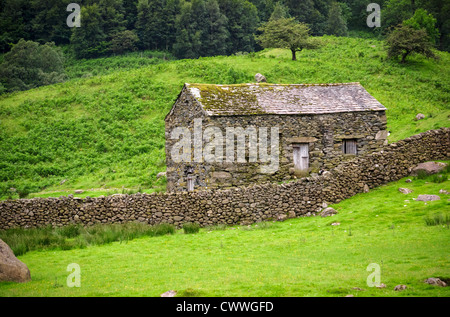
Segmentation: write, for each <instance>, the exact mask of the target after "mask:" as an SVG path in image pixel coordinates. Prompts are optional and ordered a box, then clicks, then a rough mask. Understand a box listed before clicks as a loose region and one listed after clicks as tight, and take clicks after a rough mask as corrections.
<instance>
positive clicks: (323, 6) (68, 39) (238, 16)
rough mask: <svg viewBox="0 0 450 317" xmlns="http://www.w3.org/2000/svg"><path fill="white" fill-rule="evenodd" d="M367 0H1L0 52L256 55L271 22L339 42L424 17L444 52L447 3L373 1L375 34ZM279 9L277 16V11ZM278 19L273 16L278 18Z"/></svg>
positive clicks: (449, 40)
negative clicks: (76, 14)
mask: <svg viewBox="0 0 450 317" xmlns="http://www.w3.org/2000/svg"><path fill="white" fill-rule="evenodd" d="M70 2H76V3H78V4H79V5H80V7H81V25H82V27H79V28H77V27H74V28H69V27H68V26H67V24H66V19H67V16H68V15H69V14H70V12H67V11H66V9H67V5H68V4H69V3H70ZM371 2H374V1H368V0H340V1H337V2H336V1H335V0H278V1H277V0H98V1H95V0H79V1H68V0H46V1H43V0H31V1H30V0H0V51H1V52H8V51H9V50H10V49H11V47H12V45H13V44H14V43H17V42H18V41H19V40H20V39H21V38H23V39H25V40H32V41H36V42H38V43H41V44H44V43H46V42H54V43H55V44H56V45H57V46H61V45H68V44H70V45H69V47H70V49H69V51H70V52H71V53H73V54H74V56H75V58H95V57H100V56H106V55H111V54H120V53H122V52H125V51H131V50H149V49H150V50H165V51H168V52H171V53H173V54H174V55H175V56H176V57H178V58H197V57H200V56H215V55H229V54H234V53H237V52H252V51H255V50H259V49H261V47H260V46H259V44H258V42H257V41H256V40H255V36H254V35H255V34H257V33H258V27H260V26H261V25H262V24H264V23H265V22H267V21H268V20H269V19H270V18H271V16H272V15H273V14H275V15H276V14H280V8H282V9H281V11H282V13H281V14H283V15H285V16H287V17H293V18H295V19H296V20H297V21H298V22H303V23H306V24H307V25H308V26H309V28H310V31H311V35H314V36H320V35H324V34H330V35H337V36H345V35H347V34H348V32H349V31H350V32H354V34H356V35H358V32H361V31H368V32H369V33H372V34H375V35H377V36H383V35H385V34H386V33H387V31H388V30H389V28H390V27H392V26H396V25H398V24H399V23H401V22H402V21H404V20H407V19H409V18H411V17H412V16H413V15H414V13H415V11H416V10H417V9H424V10H426V11H427V12H428V13H429V14H432V16H433V17H434V18H435V19H436V23H435V24H436V27H437V29H438V31H439V34H438V36H437V37H436V42H435V45H436V47H437V48H439V49H441V50H447V51H448V50H449V49H450V38H449V29H450V22H449V19H448V17H449V16H450V0H378V1H375V2H376V3H378V4H379V5H380V6H381V27H379V28H369V27H367V23H366V19H367V16H368V15H369V14H370V12H367V5H368V4H369V3H371ZM277 7H278V9H277ZM277 11H278V13H277Z"/></svg>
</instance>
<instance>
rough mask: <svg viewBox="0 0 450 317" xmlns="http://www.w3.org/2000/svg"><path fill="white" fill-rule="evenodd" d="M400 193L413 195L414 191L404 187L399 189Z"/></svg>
mask: <svg viewBox="0 0 450 317" xmlns="http://www.w3.org/2000/svg"><path fill="white" fill-rule="evenodd" d="M398 191H399V192H400V193H402V194H411V193H412V192H413V191H412V189H409V188H403V187H400V188H399V189H398Z"/></svg>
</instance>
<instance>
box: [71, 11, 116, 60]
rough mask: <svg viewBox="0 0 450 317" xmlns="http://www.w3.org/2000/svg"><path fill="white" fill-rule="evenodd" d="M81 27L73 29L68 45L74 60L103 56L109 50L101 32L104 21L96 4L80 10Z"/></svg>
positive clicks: (105, 37)
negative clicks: (69, 44) (73, 54)
mask: <svg viewBox="0 0 450 317" xmlns="http://www.w3.org/2000/svg"><path fill="white" fill-rule="evenodd" d="M80 14H81V21H82V22H81V23H82V27H79V28H73V30H72V36H71V37H70V43H71V44H72V48H73V50H74V52H75V56H76V58H91V57H98V56H101V55H104V54H105V53H107V52H108V50H109V44H110V43H109V42H108V41H107V40H108V38H107V35H106V34H105V33H104V31H103V23H104V20H103V19H102V16H101V14H100V11H99V7H98V5H97V4H93V5H87V6H83V7H82V8H81V13H80Z"/></svg>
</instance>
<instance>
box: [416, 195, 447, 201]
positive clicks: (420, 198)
mask: <svg viewBox="0 0 450 317" xmlns="http://www.w3.org/2000/svg"><path fill="white" fill-rule="evenodd" d="M432 200H441V197H439V196H438V195H419V196H418V197H417V198H416V201H432Z"/></svg>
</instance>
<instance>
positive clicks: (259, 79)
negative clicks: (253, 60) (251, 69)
mask: <svg viewBox="0 0 450 317" xmlns="http://www.w3.org/2000/svg"><path fill="white" fill-rule="evenodd" d="M255 80H256V82H257V83H267V79H266V77H264V75H262V74H260V73H257V74H256V75H255Z"/></svg>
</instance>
